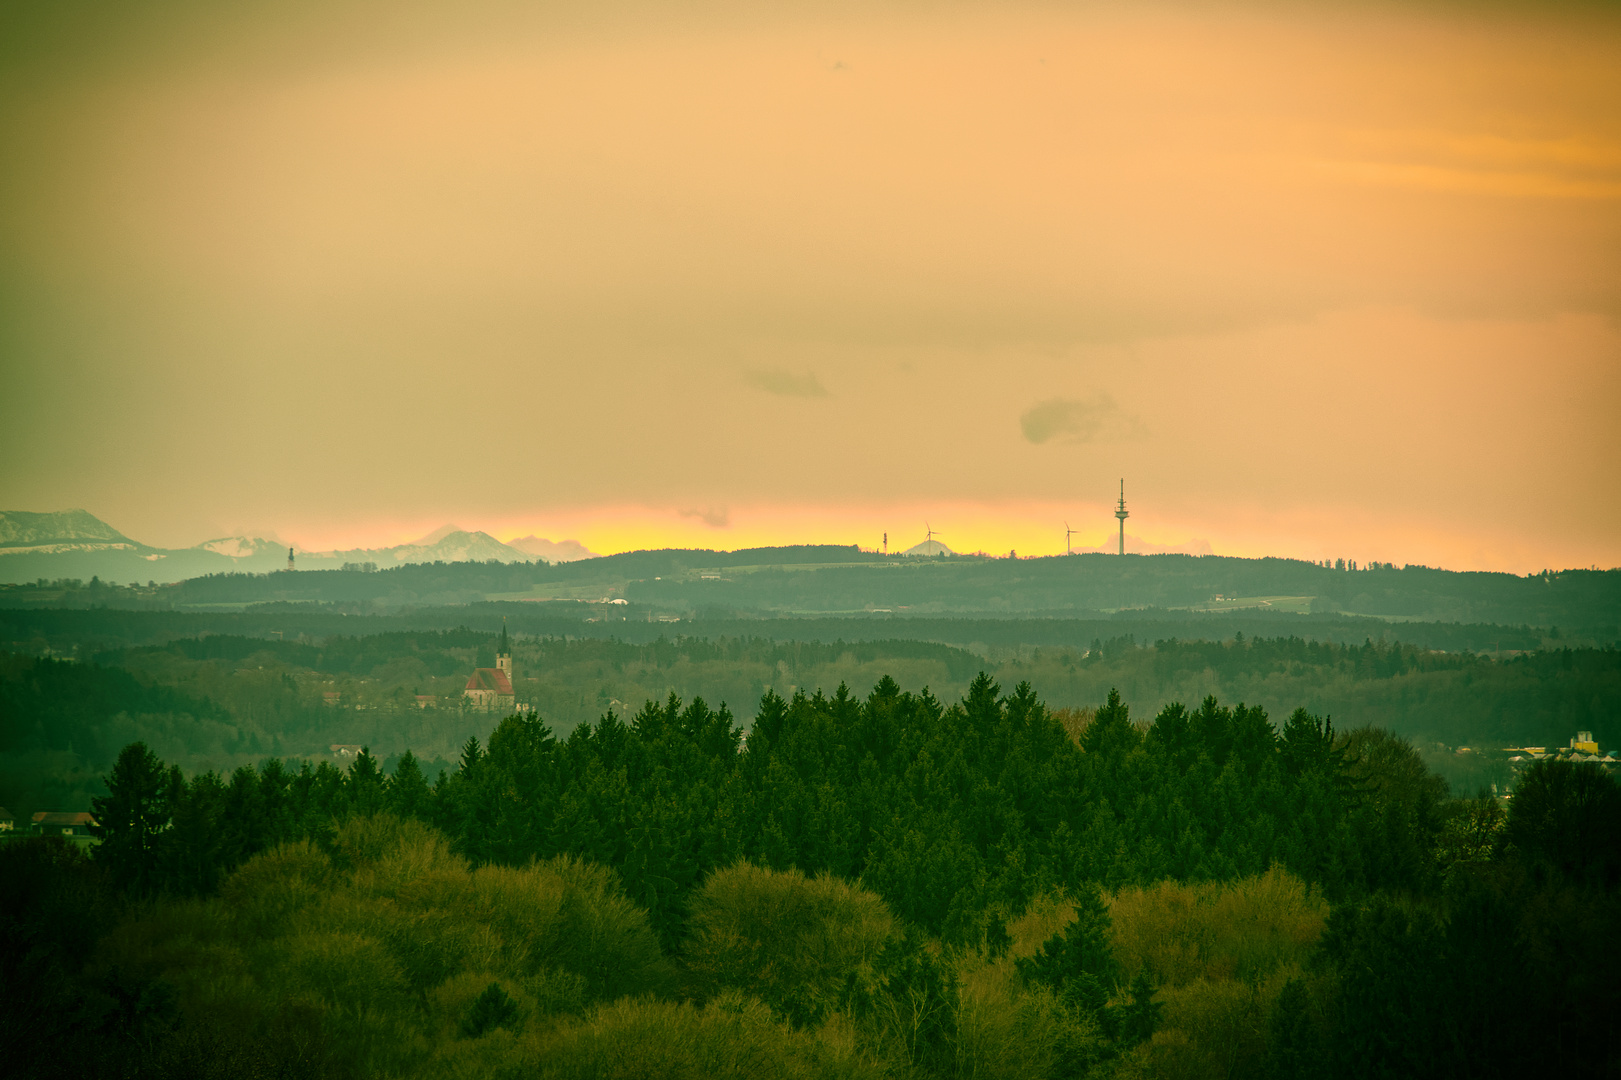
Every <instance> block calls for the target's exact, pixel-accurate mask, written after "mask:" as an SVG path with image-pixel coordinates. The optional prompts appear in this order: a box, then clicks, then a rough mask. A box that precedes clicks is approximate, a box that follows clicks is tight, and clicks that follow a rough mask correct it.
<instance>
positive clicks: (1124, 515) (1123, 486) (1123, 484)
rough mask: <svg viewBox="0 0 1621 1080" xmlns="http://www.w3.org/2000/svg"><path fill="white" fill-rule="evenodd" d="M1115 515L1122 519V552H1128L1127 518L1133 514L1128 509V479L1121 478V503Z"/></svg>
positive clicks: (1115, 510)
mask: <svg viewBox="0 0 1621 1080" xmlns="http://www.w3.org/2000/svg"><path fill="white" fill-rule="evenodd" d="M1114 516H1115V517H1117V518H1119V519H1120V554H1122V555H1124V554H1125V553H1126V519H1127V518H1129V517H1130V516H1131V514H1130V513H1128V512H1127V511H1126V481H1125V478H1124V477H1122V478H1121V480H1120V504H1119V505H1118V506H1116V507H1115V508H1114Z"/></svg>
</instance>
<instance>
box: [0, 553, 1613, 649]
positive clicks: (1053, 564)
mask: <svg viewBox="0 0 1621 1080" xmlns="http://www.w3.org/2000/svg"><path fill="white" fill-rule="evenodd" d="M1352 567H1355V564H1354V563H1353V564H1350V565H1348V566H1325V565H1318V564H1314V563H1309V562H1303V561H1299V560H1291V559H1270V558H1269V559H1237V558H1224V557H1218V556H1205V557H1193V556H1187V555H1147V556H1135V555H1131V556H1124V557H1122V556H1110V555H1097V554H1087V555H1073V556H1058V557H1051V558H1038V559H1016V558H984V557H978V556H951V557H938V558H927V559H924V558H914V557H906V556H887V557H886V556H882V555H876V554H872V553H870V552H862V551H859V550H857V549H856V548H854V547H849V548H840V547H794V548H760V549H752V550H745V551H735V552H716V551H688V550H681V551H640V552H630V553H627V554H623V555H613V556H607V557H604V558H597V559H586V560H581V561H579V562H573V563H563V564H557V565H548V564H545V563H517V564H505V565H503V564H497V563H433V564H418V565H411V566H401V567H396V568H392V569H388V570H382V571H373V572H367V571H364V570H329V571H294V572H277V573H270V574H219V575H212V576H209V577H203V578H193V579H190V580H187V581H183V582H178V583H175V584H172V585H148V586H134V587H131V586H128V585H108V584H107V583H103V582H90V583H83V582H71V581H57V582H51V583H45V582H36V583H35V584H32V585H13V586H4V587H0V607H13V608H15V607H110V608H159V609H176V608H179V609H210V608H212V609H216V610H217V609H228V608H232V607H237V608H241V607H248V606H251V605H256V604H267V603H281V604H288V603H293V604H311V603H342V604H350V605H361V606H363V607H365V608H367V609H372V610H387V609H400V608H410V607H425V606H438V605H460V604H469V603H477V602H480V601H492V600H493V601H500V600H511V601H547V600H554V601H576V602H593V603H598V604H613V603H615V602H619V601H622V602H623V604H622V605H620V606H624V607H631V608H634V609H635V610H636V612H637V613H638V614H639V615H640V616H641V617H643V618H656V617H658V616H660V615H663V616H670V617H692V616H694V615H698V614H705V613H708V614H710V615H715V614H722V613H727V612H730V613H735V614H739V615H745V616H797V617H803V616H829V615H841V614H845V615H849V614H856V615H878V616H881V615H900V616H917V615H929V614H941V615H943V614H979V615H994V616H1000V617H1008V616H1019V615H1031V616H1058V615H1068V616H1078V615H1081V614H1096V613H1103V614H1111V613H1118V612H1122V611H1133V610H1155V609H1163V610H1168V611H1188V612H1199V613H1203V612H1215V613H1220V612H1230V611H1237V610H1259V611H1270V612H1279V613H1296V614H1304V613H1317V614H1323V613H1338V614H1345V615H1362V616H1373V617H1377V618H1382V619H1396V620H1430V621H1446V622H1476V623H1497V624H1502V625H1509V626H1535V627H1543V628H1552V627H1559V628H1561V629H1563V630H1565V631H1577V630H1579V631H1584V632H1591V633H1595V634H1598V635H1599V636H1601V637H1603V636H1604V635H1606V634H1607V635H1609V637H1611V638H1613V637H1615V636H1616V635H1617V633H1618V631H1617V627H1621V570H1563V571H1558V572H1551V571H1550V572H1544V573H1541V574H1536V575H1531V576H1527V577H1519V576H1516V575H1513V574H1498V573H1460V572H1454V571H1448V570H1438V569H1434V568H1430V567H1422V566H1407V567H1400V568H1397V567H1393V566H1390V565H1388V564H1377V565H1371V566H1368V567H1355V568H1352ZM621 614H623V613H621ZM1606 640H1607V638H1606Z"/></svg>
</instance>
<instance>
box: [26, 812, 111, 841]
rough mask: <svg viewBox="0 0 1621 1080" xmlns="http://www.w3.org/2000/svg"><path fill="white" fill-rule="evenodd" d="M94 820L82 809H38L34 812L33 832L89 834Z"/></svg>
mask: <svg viewBox="0 0 1621 1080" xmlns="http://www.w3.org/2000/svg"><path fill="white" fill-rule="evenodd" d="M95 822H96V819H95V818H93V817H91V816H90V815H89V814H87V813H85V812H84V811H82V810H77V811H71V810H40V811H38V812H37V813H35V814H34V820H33V826H34V828H33V832H34V833H35V834H36V835H43V836H89V835H90V826H91V825H94V824H95Z"/></svg>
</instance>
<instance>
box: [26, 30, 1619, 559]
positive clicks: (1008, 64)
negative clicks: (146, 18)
mask: <svg viewBox="0 0 1621 1080" xmlns="http://www.w3.org/2000/svg"><path fill="white" fill-rule="evenodd" d="M526 8H527V6H526V5H506V4H502V3H494V2H492V3H485V4H477V3H475V4H471V5H462V6H457V7H456V12H455V14H448V13H447V11H446V9H442V8H440V7H422V8H412V7H409V6H401V5H382V4H372V3H369V2H366V3H360V2H351V3H348V4H342V3H340V4H337V5H323V6H320V7H317V6H314V5H310V6H308V7H301V6H296V5H295V6H287V7H283V6H270V5H266V6H264V7H263V8H262V9H257V8H255V9H244V10H245V11H246V13H245V14H240V15H237V16H223V15H219V14H216V13H214V12H213V11H212V9H211V8H208V7H204V6H201V5H199V6H196V7H188V6H185V5H171V6H170V7H168V8H164V9H162V12H163V14H162V15H161V17H160V16H158V15H154V16H152V21H151V22H150V23H148V24H141V25H135V24H132V23H131V20H132V19H134V18H136V17H134V16H130V15H128V14H121V15H116V16H115V15H114V14H113V12H114V8H113V7H111V6H109V7H107V8H105V9H103V10H105V11H106V12H107V15H106V20H105V25H101V24H98V23H97V22H96V20H95V19H94V18H88V19H85V20H83V21H81V22H80V23H76V24H73V25H54V24H49V23H42V24H40V25H39V26H35V27H32V28H29V29H28V33H26V34H22V33H19V34H16V35H13V44H12V48H11V51H10V52H9V53H7V54H5V57H4V61H3V62H4V64H5V65H6V67H5V69H4V72H3V75H4V79H3V81H0V137H3V138H4V139H5V145H7V146H8V147H10V148H11V151H10V152H8V154H6V155H5V156H4V158H3V159H0V264H3V267H0V364H3V369H0V374H3V379H4V383H3V390H4V393H3V394H0V461H3V462H4V464H3V466H0V508H6V509H30V510H47V509H60V508H65V507H69V506H82V507H84V508H85V509H88V510H90V511H92V512H93V513H96V514H98V515H100V516H102V517H104V518H106V519H107V520H109V521H111V522H112V523H113V524H115V525H116V526H118V527H119V528H121V529H123V530H124V531H125V532H127V533H129V534H131V535H133V536H136V537H138V538H141V539H143V540H146V541H148V542H151V543H158V544H173V545H182V544H190V543H195V542H197V541H200V540H203V539H205V538H208V537H211V536H217V535H221V534H224V533H228V532H234V531H251V532H272V531H273V532H275V533H276V534H277V535H279V536H281V537H283V538H286V539H287V540H289V541H291V542H297V543H299V544H301V545H302V546H306V547H312V548H313V547H326V546H334V545H338V544H344V545H349V544H381V543H387V542H395V541H398V540H402V539H409V538H413V537H414V536H417V535H420V534H421V533H423V532H426V531H428V530H429V529H431V528H433V527H434V526H436V525H439V524H442V523H444V522H446V521H455V522H457V523H459V524H462V525H464V526H466V527H470V528H485V529H487V530H489V531H491V532H493V533H495V534H496V535H498V536H501V537H503V538H508V537H512V536H516V535H524V534H527V533H529V532H536V533H539V534H540V535H543V536H548V537H551V538H552V539H561V538H563V537H576V538H578V539H580V540H582V541H583V542H585V543H586V544H587V545H588V546H590V547H592V548H593V549H595V550H598V551H612V550H620V549H623V548H626V547H642V546H661V545H665V544H670V545H680V546H688V545H701V546H709V547H727V548H731V547H739V546H746V545H754V544H764V543H795V542H822V541H836V542H850V543H860V544H862V545H864V546H869V547H870V546H875V545H876V544H877V543H878V542H879V537H880V535H881V533H882V532H883V531H885V530H887V531H888V532H889V533H890V535H891V546H892V547H895V546H897V545H899V546H905V545H908V544H911V543H915V542H917V541H918V540H920V539H922V530H923V528H924V523H925V521H928V522H932V523H933V525H934V526H935V528H936V529H938V530H939V531H940V532H941V533H942V534H943V537H944V539H945V540H946V542H947V543H949V544H951V545H952V546H953V547H956V548H958V549H959V550H974V549H983V550H987V551H997V552H1005V551H1006V550H1008V549H1009V548H1017V549H1018V550H1019V552H1020V553H1021V554H1051V553H1056V552H1060V551H1062V550H1063V545H1064V535H1063V523H1064V521H1065V520H1066V519H1067V520H1068V521H1069V523H1070V525H1072V526H1073V527H1075V528H1076V529H1077V530H1079V532H1078V534H1077V536H1076V538H1075V542H1076V544H1077V546H1096V545H1099V544H1102V543H1103V542H1105V540H1106V539H1107V537H1109V536H1110V535H1112V533H1113V529H1114V521H1113V518H1112V516H1111V506H1110V504H1111V503H1112V500H1113V497H1114V493H1115V485H1116V483H1117V482H1118V479H1119V478H1120V477H1122V476H1124V477H1125V478H1126V484H1127V497H1128V499H1129V500H1130V501H1131V505H1132V510H1133V517H1132V519H1131V522H1130V524H1129V526H1128V531H1130V532H1133V533H1135V534H1137V535H1140V536H1141V537H1143V538H1144V539H1145V540H1146V541H1149V542H1151V543H1155V544H1162V545H1171V546H1177V545H1183V544H1187V543H1189V542H1192V541H1204V542H1207V543H1208V544H1209V545H1210V546H1211V548H1212V549H1213V550H1215V551H1216V552H1218V553H1221V554H1240V555H1259V554H1284V555H1296V556H1300V557H1304V558H1323V557H1348V558H1357V559H1362V560H1368V559H1379V560H1387V561H1393V562H1397V563H1405V562H1424V563H1429V564H1432V565H1446V566H1451V567H1456V568H1479V569H1510V570H1517V571H1530V570H1537V569H1541V568H1543V567H1545V566H1555V567H1558V566H1574V565H1580V566H1586V565H1589V564H1598V565H1603V566H1612V565H1618V564H1621V499H1618V498H1617V497H1616V495H1617V492H1621V434H1618V425H1617V423H1616V417H1617V415H1618V414H1621V408H1618V405H1621V325H1618V323H1617V314H1618V312H1621V244H1618V241H1621V62H1618V57H1621V24H1618V23H1617V22H1616V21H1614V20H1613V19H1610V18H1607V17H1604V16H1601V15H1598V14H1593V13H1591V12H1584V10H1583V9H1575V10H1574V11H1573V12H1567V13H1564V14H1560V15H1557V16H1549V15H1543V14H1537V13H1536V12H1535V10H1533V6H1530V5H1527V6H1526V7H1525V9H1524V10H1522V9H1521V8H1520V7H1519V6H1516V5H1504V6H1501V7H1498V8H1493V9H1492V10H1491V13H1490V14H1489V15H1479V14H1474V15H1466V14H1462V13H1460V12H1461V9H1460V8H1457V7H1451V6H1446V5H1435V6H1413V7H1407V8H1403V9H1398V8H1396V7H1394V6H1389V5H1379V4H1358V5H1337V6H1330V5H1309V4H1289V3H1281V2H1279V3H1250V4H1217V3H1186V4H1169V3H1168V4H1127V3H1120V4H1090V5H1075V6H1066V7H1063V8H1058V7H1054V6H1050V5H1039V4H1032V5H1028V6H1018V5H1005V4H998V5H991V4H959V5H923V4H892V5H887V6H885V5H876V6H871V5H863V6H856V5H835V4H823V5H818V4H800V5H794V6H791V7H783V8H779V9H778V11H777V13H776V14H773V15H770V16H766V15H762V14H759V13H755V12H748V11H747V10H746V9H743V8H730V7H725V6H720V5H712V6H702V5H700V6H697V7H693V8H690V9H684V14H683V16H682V18H681V19H679V20H677V19H673V18H671V17H669V16H668V15H664V14H660V12H662V11H663V10H664V8H663V7H660V6H650V7H637V6H625V5H620V6H615V5H589V6H587V5H580V6H577V7H570V6H568V5H559V6H556V7H554V8H551V9H549V10H548V12H547V13H546V14H544V15H536V14H533V13H530V12H528V11H527V10H526ZM87 10H91V11H94V10H96V9H94V8H91V9H87ZM115 18H118V19H122V20H124V21H123V22H121V23H115V22H114V21H113V20H114V19H115ZM18 42H20V43H21V44H18ZM53 42H54V43H55V45H53V44H52V43H53ZM64 43H66V44H64ZM53 50H54V51H53Z"/></svg>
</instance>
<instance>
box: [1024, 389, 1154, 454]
mask: <svg viewBox="0 0 1621 1080" xmlns="http://www.w3.org/2000/svg"><path fill="white" fill-rule="evenodd" d="M1111 426H1113V427H1120V426H1125V427H1128V428H1135V427H1136V426H1137V425H1136V422H1135V421H1133V420H1131V419H1130V418H1129V417H1127V416H1126V415H1125V414H1124V413H1122V412H1121V411H1120V407H1119V406H1117V405H1116V404H1115V403H1114V399H1112V398H1111V397H1109V395H1108V394H1104V393H1098V394H1093V395H1092V396H1091V397H1089V398H1083V399H1080V400H1077V399H1074V398H1052V399H1051V400H1049V401H1043V402H1040V403H1039V404H1036V405H1032V406H1031V407H1030V408H1029V409H1026V410H1025V413H1024V415H1023V416H1021V417H1019V428H1020V430H1022V431H1023V432H1024V437H1025V438H1026V439H1028V440H1030V441H1031V442H1033V443H1035V444H1036V445H1037V446H1040V445H1041V444H1042V443H1044V442H1052V441H1053V440H1055V439H1056V440H1057V441H1059V442H1066V443H1083V442H1091V441H1092V440H1093V439H1095V438H1097V437H1098V435H1099V434H1100V433H1102V431H1103V429H1104V428H1105V427H1111Z"/></svg>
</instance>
